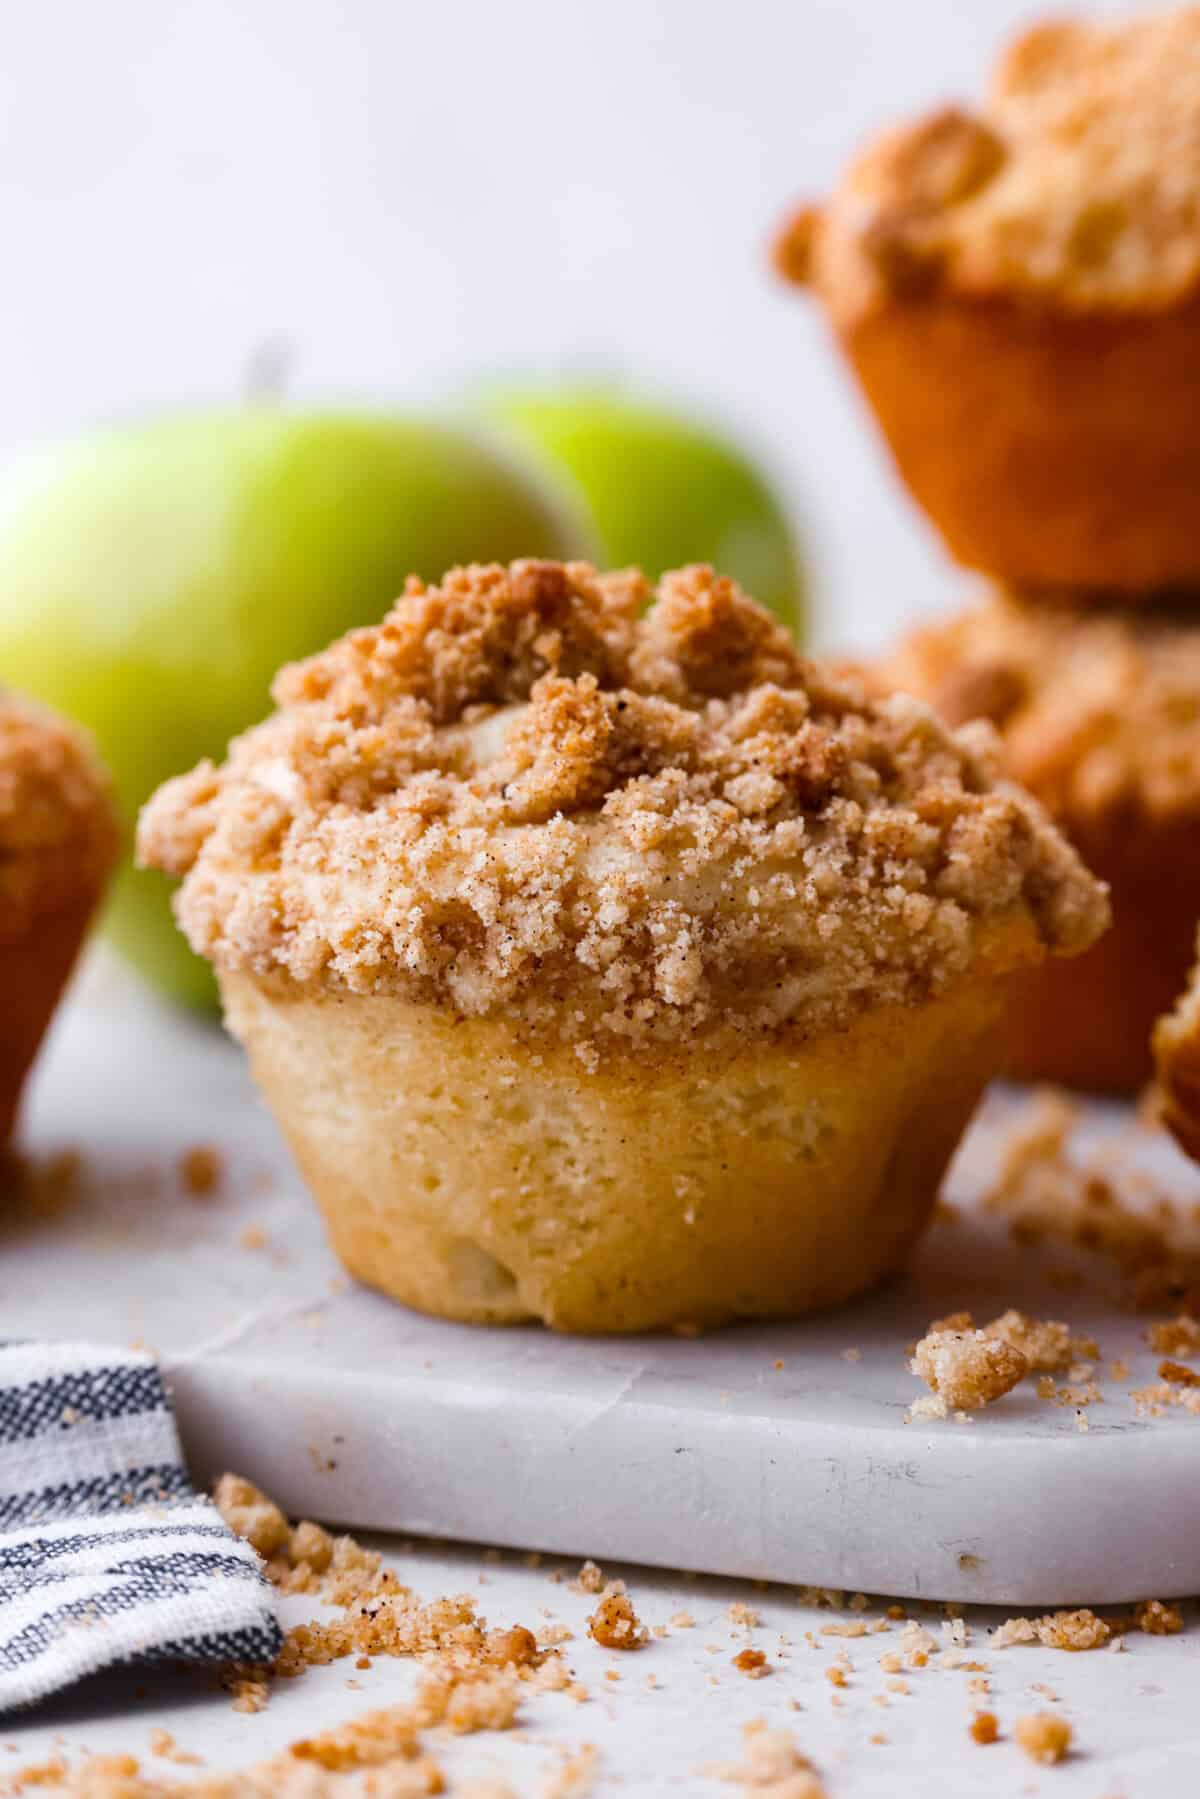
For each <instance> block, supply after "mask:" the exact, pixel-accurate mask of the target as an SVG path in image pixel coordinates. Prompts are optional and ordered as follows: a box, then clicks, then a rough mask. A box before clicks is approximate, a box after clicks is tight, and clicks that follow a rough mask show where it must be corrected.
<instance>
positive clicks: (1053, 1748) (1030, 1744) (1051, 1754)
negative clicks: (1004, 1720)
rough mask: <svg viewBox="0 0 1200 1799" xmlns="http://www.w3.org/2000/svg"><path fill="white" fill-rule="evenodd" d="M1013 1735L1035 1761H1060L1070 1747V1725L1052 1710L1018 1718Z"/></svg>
mask: <svg viewBox="0 0 1200 1799" xmlns="http://www.w3.org/2000/svg"><path fill="white" fill-rule="evenodd" d="M1014 1735H1015V1736H1016V1739H1017V1743H1018V1745H1019V1746H1020V1747H1021V1748H1022V1749H1023V1750H1024V1751H1025V1753H1026V1755H1028V1756H1030V1757H1031V1758H1032V1760H1034V1761H1035V1762H1047V1763H1053V1762H1060V1761H1062V1760H1063V1758H1064V1757H1065V1755H1066V1754H1067V1752H1068V1750H1069V1749H1070V1747H1071V1736H1072V1732H1071V1726H1070V1725H1069V1724H1068V1723H1067V1720H1066V1719H1065V1718H1060V1717H1057V1716H1056V1715H1055V1713H1054V1712H1033V1713H1032V1714H1030V1715H1029V1716H1028V1717H1025V1718H1018V1719H1017V1728H1016V1730H1015V1732H1014Z"/></svg>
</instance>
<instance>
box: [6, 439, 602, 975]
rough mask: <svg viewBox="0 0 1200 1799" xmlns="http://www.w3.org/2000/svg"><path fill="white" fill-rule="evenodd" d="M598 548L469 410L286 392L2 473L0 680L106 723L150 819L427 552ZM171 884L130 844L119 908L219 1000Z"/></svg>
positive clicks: (118, 919) (159, 952) (130, 949)
mask: <svg viewBox="0 0 1200 1799" xmlns="http://www.w3.org/2000/svg"><path fill="white" fill-rule="evenodd" d="M591 547H592V546H591V545H590V543H588V542H586V541H583V540H582V539H581V535H580V532H579V531H578V529H576V528H574V527H572V525H571V524H570V523H569V522H568V520H567V515H566V512H565V510H564V509H563V507H562V506H561V504H559V503H557V502H556V501H554V500H553V499H551V498H548V497H547V495H546V494H545V493H544V492H543V491H542V490H541V489H540V488H539V486H538V485H537V483H536V481H535V479H534V478H533V477H532V476H530V475H529V474H527V473H525V472H521V471H518V470H517V468H516V466H515V464H514V463H513V462H512V461H511V460H510V458H509V457H508V456H507V455H505V454H504V453H502V452H501V451H499V450H498V449H497V448H496V447H495V446H490V447H485V446H484V445H483V444H481V443H480V442H479V441H477V438H476V436H474V435H472V434H471V433H470V432H468V431H467V430H466V429H464V428H457V427H456V428H450V427H447V426H445V425H441V424H433V423H430V422H428V421H425V420H422V419H405V418H396V417H392V416H386V415H380V416H372V415H360V414H350V413H345V414H337V413H322V414H317V413H313V414H307V415H302V414H290V413H288V412H286V411H284V410H279V409H276V408H274V407H270V406H262V407H257V408H245V409H241V410H237V411H230V412H226V413H212V414H204V415H194V416H184V417H178V418H173V419H169V420H163V421H159V422H156V423H151V424H146V425H144V426H142V427H140V428H136V429H126V430H122V431H118V432H114V433H111V434H107V435H104V436H98V437H95V438H92V439H90V440H88V441H85V442H80V443H76V444H73V445H71V446H68V447H66V448H61V449H58V450H55V451H53V452H51V453H48V454H43V455H40V456H38V457H36V458H35V459H33V460H32V461H30V462H29V463H28V464H26V465H24V466H23V467H21V468H20V469H18V470H17V471H15V472H14V474H13V475H12V477H11V478H10V479H9V480H8V482H7V483H6V484H5V485H4V486H3V487H0V681H3V682H6V683H8V684H9V685H11V686H13V687H15V688H20V689H24V690H25V691H26V692H28V693H31V694H35V695H37V696H38V697H40V698H42V699H44V700H46V701H48V702H49V703H50V704H52V705H54V706H57V707H58V708H59V709H60V710H62V711H63V712H66V713H68V714H69V715H71V716H73V717H75V718H77V719H79V720H80V721H81V722H82V723H84V724H85V725H87V726H89V727H90V729H91V730H92V732H93V733H94V735H95V737H96V740H97V743H98V745H99V747H100V750H101V752H102V754H103V755H104V757H105V759H106V760H107V762H108V764H109V767H110V768H111V770H112V773H113V777H114V780H115V783H116V789H117V795H118V799H119V803H120V806H121V810H122V813H123V817H124V822H125V825H126V828H127V830H130V831H131V829H132V826H133V823H134V820H135V818H136V815H137V811H138V808H139V806H140V805H141V803H142V801H143V800H145V799H146V797H147V796H148V795H149V794H150V793H151V792H152V791H153V790H154V788H155V787H157V786H158V784H159V783H160V782H161V781H163V780H165V779H166V778H167V777H168V776H169V775H173V774H178V773H179V772H180V771H181V770H183V769H187V768H190V767H191V766H192V764H193V763H195V762H196V761H197V760H198V759H199V758H201V757H203V756H213V757H220V756H221V755H222V754H223V752H224V749H225V745H226V743H227V742H228V740H229V738H230V737H231V736H232V735H234V734H235V733H236V732H238V731H240V730H242V729H244V728H245V727H246V726H247V725H250V724H252V723H253V722H254V721H255V720H256V719H258V718H260V717H262V716H263V714H264V713H265V712H266V710H267V709H268V707H269V704H270V701H269V697H268V687H269V684H270V681H271V677H272V676H273V675H274V673H275V671H276V669H277V668H278V667H279V666H280V664H281V663H283V662H287V661H289V660H291V659H293V658H295V657H298V656H304V655H308V654H310V653H311V652H312V651H314V650H317V649H319V648H321V647H322V646H323V645H325V644H326V643H328V642H329V641H330V640H331V639H332V638H334V637H337V636H339V635H340V634H341V633H342V632H343V631H346V630H348V629H350V628H351V627H353V626H356V625H363V624H369V623H372V622H373V621H375V620H376V619H378V618H379V617H381V616H382V614H383V613H384V611H385V610H386V609H387V607H388V605H389V603H390V602H391V600H392V599H393V598H394V597H395V596H396V594H397V593H398V592H399V590H400V588H401V587H402V585H403V583H404V579H405V576H406V575H408V574H409V573H410V572H415V573H417V574H421V575H424V576H426V577H428V578H433V577H436V576H437V575H439V574H441V572H442V571H443V570H444V569H446V568H449V567H451V566H452V565H453V564H455V563H458V562H466V561H471V560H476V559H480V560H486V559H491V558H495V559H497V560H500V561H506V560H508V559H509V558H511V557H514V556H539V555H545V556H562V555H572V554H579V553H581V552H586V551H588V550H590V548H591ZM168 890H169V883H168V882H167V881H166V880H165V878H164V877H163V876H161V875H158V874H155V873H152V872H147V871H143V870H135V869H133V868H132V866H130V864H129V862H128V860H127V861H126V864H125V866H124V867H123V869H122V870H121V872H120V874H119V875H118V879H117V884H116V891H115V894H114V898H113V901H112V905H111V907H110V911H109V917H108V928H109V930H110V932H111V934H112V936H113V938H114V939H115V941H116V942H117V944H118V946H119V947H120V949H121V950H122V951H123V952H124V953H125V955H126V956H127V957H128V958H129V959H130V960H131V961H132V962H133V963H135V964H136V966H137V967H138V968H139V969H141V970H142V971H143V972H144V973H145V974H146V975H147V976H149V977H150V978H151V979H152V980H153V981H154V982H155V983H156V984H157V985H158V986H159V987H161V988H163V989H164V990H165V991H166V992H168V993H170V994H172V995H174V996H175V997H177V998H179V999H182V1000H186V1001H190V1002H192V1003H195V1004H206V1003H211V1001H212V999H213V997H214V989H213V986H212V982H211V978H210V976H209V972H208V969H207V965H206V964H204V963H203V962H201V961H200V960H199V959H198V958H197V957H195V956H193V955H192V953H191V951H190V950H189V949H188V947H187V944H186V943H185V942H184V939H183V937H182V936H181V935H180V933H179V931H178V930H177V928H176V926H175V923H174V920H173V918H172V916H171V914H170V910H169V905H168Z"/></svg>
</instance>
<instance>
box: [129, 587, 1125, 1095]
mask: <svg viewBox="0 0 1200 1799" xmlns="http://www.w3.org/2000/svg"><path fill="white" fill-rule="evenodd" d="M651 599H652V594H651V589H650V587H649V585H648V583H647V582H646V581H645V580H644V579H643V577H642V576H641V575H640V574H638V573H637V572H636V571H625V572H623V573H619V574H609V575H599V574H597V573H596V571H595V570H594V569H592V568H591V567H589V566H588V565H586V564H583V563H572V564H569V565H566V566H564V565H562V564H559V563H547V562H517V563H514V564H513V565H512V566H511V567H510V568H501V567H498V566H486V567H485V566H475V567H471V568H463V569H455V570H453V571H452V572H451V573H450V574H448V575H447V576H446V577H445V578H444V580H442V581H441V582H440V583H439V584H438V585H436V586H429V587H427V586H425V585H424V584H423V583H422V582H421V581H419V580H416V579H412V580H410V581H409V583H408V586H407V588H406V590H405V592H404V594H403V596H402V597H401V599H400V600H399V601H398V602H397V604H396V606H395V607H394V609H393V610H392V611H391V612H390V613H389V614H388V615H387V617H386V618H385V619H384V620H383V622H382V624H380V625H379V626H377V627H374V628H372V629H368V630H361V631H355V632H352V633H351V634H350V635H349V636H347V637H344V638H342V639H341V640H340V642H337V643H335V644H334V645H333V646H332V647H331V648H330V649H329V650H327V651H326V652H325V653H324V654H322V655H318V656H315V657H313V658H312V659H311V660H310V661H307V662H302V663H299V664H296V665H294V666H292V667H288V668H285V669H284V670H283V671H282V672H281V674H280V675H279V677H278V678H277V680H276V682H275V687H274V697H275V700H276V703H277V706H278V711H277V712H276V713H275V714H274V715H273V716H272V717H270V718H268V719H267V720H266V722H265V723H263V724H260V725H258V726H256V727H255V728H254V729H253V730H251V731H248V732H247V733H246V734H245V735H244V736H242V737H240V738H238V739H236V740H235V741H234V743H233V744H232V745H231V746H230V751H229V757H228V760H227V761H226V762H225V764H224V765H223V766H222V767H220V768H216V767H214V766H213V765H212V764H211V763H209V762H205V763H202V764H201V765H200V766H199V767H198V768H197V769H195V770H194V771H193V772H192V773H191V774H188V775H184V776H182V777H180V778H178V779H176V780H174V781H171V782H169V783H168V784H167V785H166V786H165V787H163V788H162V789H160V791H159V792H158V793H157V794H156V795H155V797H154V798H153V799H152V800H151V802H150V804H149V805H148V806H147V808H146V809H145V811H144V813H143V815H142V820H141V826H140V831H139V839H138V843H139V852H140V855H141V857H142V859H143V861H145V862H146V863H149V864H151V865H152V866H154V867H157V868H161V869H165V870H166V871H167V872H168V873H170V874H173V875H179V876H183V877H184V880H183V885H182V888H181V889H180V891H179V894H178V896H177V904H178V913H179V918H180V921H181V923H182V925H183V928H184V930H185V931H186V933H187V936H188V939H189V941H190V942H191V944H192V946H193V948H195V949H196V950H197V951H199V952H200V953H201V954H203V955H206V956H208V957H210V958H211V959H212V960H213V961H214V962H215V963H216V964H217V965H218V966H219V967H222V968H224V969H231V970H246V971H251V972H253V973H254V974H255V975H257V976H260V977H278V978H279V979H281V980H283V981H286V982H289V983H294V984H298V985H300V986H302V987H308V988H311V987H312V986H313V985H314V984H316V985H320V986H332V987H335V988H340V989H349V990H353V991H356V992H367V993H370V992H379V991H391V992H399V993H404V994H407V995H410V996H411V997H413V998H416V999H422V1000H427V1001H430V1002H435V1003H439V1004H443V1005H447V1006H450V1007H451V1008H453V1009H454V1010H456V1011H457V1012H459V1013H461V1014H466V1015H478V1014H486V1013H491V1012H497V1011H500V1010H503V1011H504V1013H505V1016H506V1017H507V1018H509V1019H510V1020H519V1021H522V1022H523V1023H524V1024H525V1025H526V1026H527V1027H529V1028H530V1029H531V1030H537V1029H543V1028H544V1029H547V1030H550V1031H552V1032H553V1033H554V1034H555V1035H558V1036H562V1035H565V1036H566V1037H568V1038H572V1039H575V1040H577V1041H578V1042H579V1043H580V1045H581V1055H583V1057H584V1059H585V1061H586V1060H587V1057H588V1054H589V1053H590V1052H589V1051H588V1050H587V1049H586V1048H585V1047H583V1046H584V1045H586V1044H587V1043H589V1042H592V1041H593V1040H594V1039H596V1038H597V1037H600V1036H605V1035H608V1036H613V1035H616V1036H647V1035H649V1036H653V1037H659V1038H662V1039H668V1040H669V1039H672V1038H675V1039H678V1038H681V1037H685V1036H688V1035H691V1034H692V1033H694V1032H697V1031H699V1030H702V1029H708V1028H714V1027H717V1026H724V1027H729V1028H730V1029H733V1030H735V1031H737V1032H740V1033H761V1032H765V1031H771V1030H775V1029H778V1028H780V1027H784V1026H786V1027H788V1028H789V1029H791V1030H793V1031H796V1032H798V1033H803V1034H810V1033H812V1032H815V1031H818V1030H824V1029H830V1028H834V1027H837V1026H840V1025H842V1024H844V1023H846V1022H847V1021H848V1019H849V1018H850V1016H852V1015H853V1014H854V1013H855V1012H857V1011H859V1010H861V1009H863V1008H865V1007H868V1006H871V1005H878V1004H883V1003H889V1002H916V1001H918V1000H920V999H921V998H922V997H924V996H926V995H928V994H929V993H931V992H933V991H936V990H938V989H941V988H944V987H946V986H948V985H949V984H951V983H952V982H954V981H955V980H956V979H958V978H959V977H961V976H962V975H964V974H965V973H966V972H967V971H968V969H969V968H970V967H971V966H972V964H973V963H974V962H975V960H976V959H977V957H979V956H980V955H981V954H988V955H990V956H992V957H993V958H994V959H1001V960H1003V959H1008V960H1012V961H1019V960H1022V959H1028V958H1030V957H1034V956H1040V954H1041V953H1042V952H1043V948H1044V947H1049V948H1052V949H1058V950H1063V951H1072V950H1077V949H1080V948H1083V947H1085V946H1086V945H1087V944H1088V943H1089V942H1091V940H1092V939H1093V938H1094V937H1095V936H1096V935H1097V933H1098V932H1099V931H1100V929H1101V928H1102V927H1103V924H1104V922H1105V918H1106V905H1105V900H1104V897H1103V892H1102V889H1100V888H1099V887H1098V886H1097V884H1096V883H1095V882H1094V881H1093V880H1092V878H1091V877H1090V875H1088V874H1087V873H1086V871H1085V870H1084V868H1083V866H1082V864H1081V863H1080V862H1079V860H1078V859H1077V857H1076V855H1075V852H1074V851H1073V850H1071V849H1070V848H1069V847H1068V846H1067V844H1066V842H1065V841H1064V840H1063V839H1062V838H1061V837H1060V836H1059V835H1058V833H1057V831H1056V830H1055V828H1054V827H1053V826H1052V825H1051V824H1050V822H1049V821H1048V819H1047V818H1046V816H1045V815H1044V814H1043V812H1042V811H1041V810H1040V809H1039V808H1038V807H1037V805H1036V804H1034V803H1033V802H1032V801H1030V799H1029V798H1028V796H1026V795H1025V794H1023V793H1021V792H1019V791H1018V790H1017V789H1015V788H1012V787H1008V786H1005V785H1004V784H1003V783H1000V782H997V781H996V780H995V778H994V775H993V765H992V753H991V744H990V733H989V732H988V730H987V728H986V727H983V728H981V729H979V730H975V731H973V732H970V733H964V734H961V735H959V736H958V737H955V736H954V735H952V734H951V733H950V732H949V731H948V730H946V728H945V727H944V726H943V725H941V724H940V723H939V722H937V721H936V720H935V718H934V717H933V715H932V714H931V713H930V712H929V711H928V710H926V709H925V708H924V707H922V706H921V705H919V704H917V703H916V702H914V701H911V700H908V699H904V698H893V699H888V700H885V701H884V702H883V703H881V704H871V703H868V702H867V701H866V699H865V698H864V695H863V693H862V691H861V689H860V688H857V687H856V686H855V685H854V684H853V683H847V682H843V681H839V680H837V679H835V678H834V677H833V676H832V675H831V674H830V673H828V672H826V671H824V670H823V669H821V668H820V667H818V666H817V665H816V664H814V663H812V662H808V661H805V660H804V659H803V658H802V657H801V656H800V655H799V654H798V653H797V651H796V649H795V647H794V645H793V643H792V640H791V638H790V637H789V636H788V634H787V633H786V632H785V631H784V630H783V628H782V627H781V626H780V625H778V624H777V623H776V622H775V621H774V620H773V619H772V617H771V616H770V615H769V614H768V613H767V612H766V611H765V610H764V609H763V608H762V607H760V606H758V605H757V604H756V603H755V602H753V601H752V600H750V599H748V598H746V597H745V596H744V595H743V594H742V593H741V592H740V591H739V590H738V588H737V587H736V586H735V585H734V584H733V583H732V582H731V581H729V580H725V579H722V578H720V577H718V576H717V575H715V574H713V572H712V571H711V570H710V569H707V568H687V569H683V570H680V571H678V572H675V573H672V574H668V575H665V576H664V577H663V579H662V581H661V583H660V585H659V589H658V594H657V597H656V598H654V600H653V603H652V604H649V605H648V602H650V601H651ZM1001 940H1003V941H1002V942H1001Z"/></svg>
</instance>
